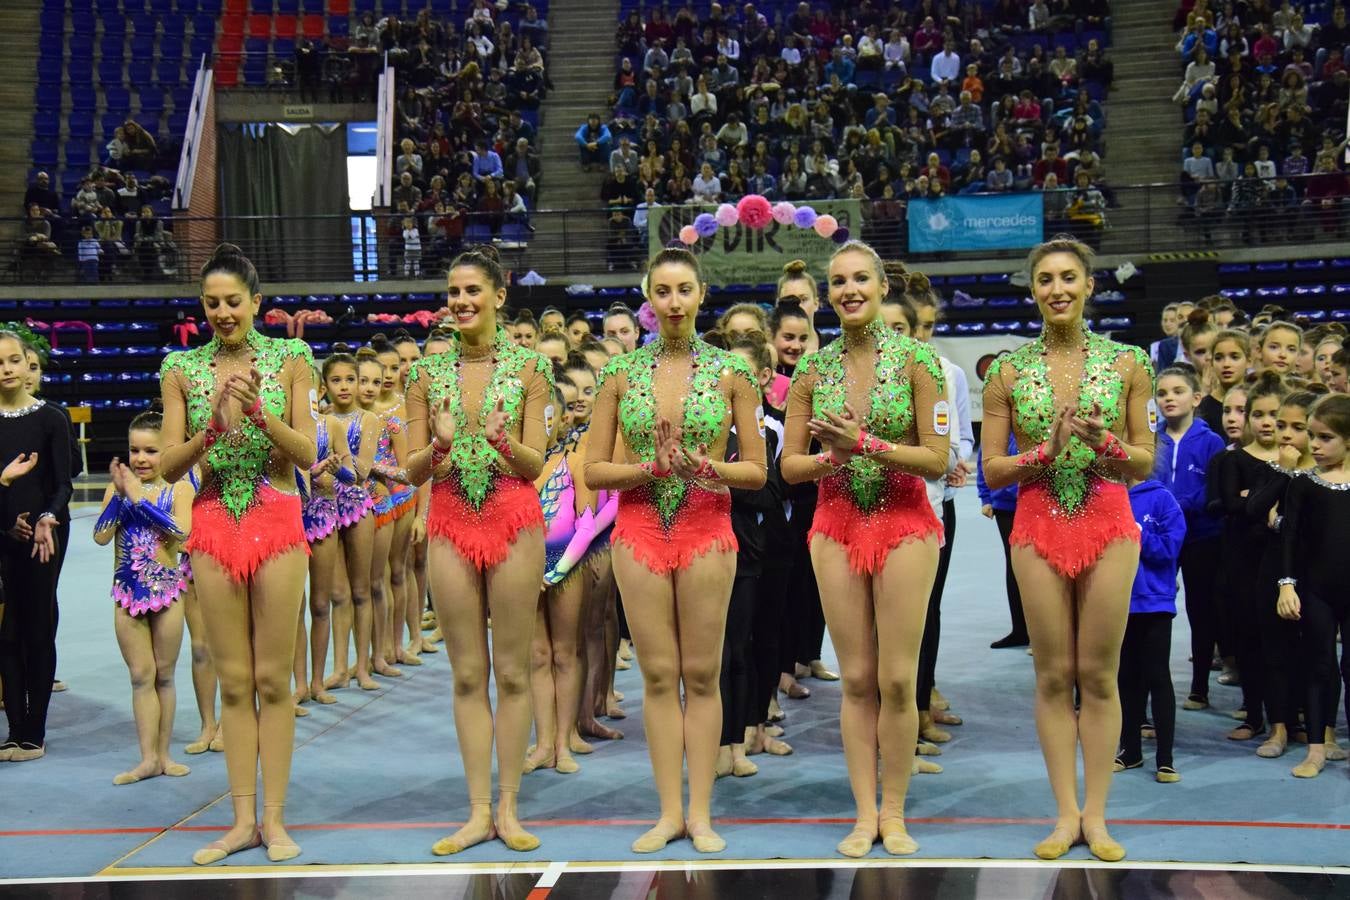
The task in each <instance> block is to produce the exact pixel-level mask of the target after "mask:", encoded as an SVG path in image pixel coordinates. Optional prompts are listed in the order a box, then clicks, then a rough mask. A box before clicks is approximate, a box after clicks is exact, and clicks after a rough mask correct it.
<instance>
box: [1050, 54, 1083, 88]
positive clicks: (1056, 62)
mask: <svg viewBox="0 0 1350 900" xmlns="http://www.w3.org/2000/svg"><path fill="white" fill-rule="evenodd" d="M1049 68H1050V74H1051V75H1053V76H1055V78H1056V79H1058V80H1059V83H1060V84H1062V85H1064V86H1065V87H1066V88H1067V87H1072V86H1073V85H1076V84H1077V83H1078V60H1076V59H1074V58H1073V57H1072V56H1069V54H1068V51H1067V50H1065V48H1064V46H1063V45H1062V44H1061V45H1060V46H1058V47H1056V48H1055V58H1054V59H1052V60H1050V66H1049Z"/></svg>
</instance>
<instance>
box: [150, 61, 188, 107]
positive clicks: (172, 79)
mask: <svg viewBox="0 0 1350 900" xmlns="http://www.w3.org/2000/svg"><path fill="white" fill-rule="evenodd" d="M155 80H156V81H158V82H159V83H160V85H161V86H163V87H177V86H178V85H179V84H181V83H182V81H183V63H182V62H181V61H180V60H177V59H161V60H160V61H159V62H157V63H155ZM161 102H163V98H161Z"/></svg>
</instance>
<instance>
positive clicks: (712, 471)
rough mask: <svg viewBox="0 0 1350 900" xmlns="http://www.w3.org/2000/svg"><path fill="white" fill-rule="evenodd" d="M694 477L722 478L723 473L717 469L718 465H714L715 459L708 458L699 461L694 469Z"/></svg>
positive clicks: (709, 479)
mask: <svg viewBox="0 0 1350 900" xmlns="http://www.w3.org/2000/svg"><path fill="white" fill-rule="evenodd" d="M694 477H695V478H697V479H699V480H700V481H721V480H722V475H721V473H720V472H718V471H717V467H716V466H714V465H713V461H712V460H711V459H706V458H705V459H704V460H703V462H701V463H699V464H698V468H697V469H695V470H694Z"/></svg>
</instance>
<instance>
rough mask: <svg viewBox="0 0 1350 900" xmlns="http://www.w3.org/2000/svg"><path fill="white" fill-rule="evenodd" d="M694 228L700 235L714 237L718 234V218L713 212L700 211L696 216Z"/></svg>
mask: <svg viewBox="0 0 1350 900" xmlns="http://www.w3.org/2000/svg"><path fill="white" fill-rule="evenodd" d="M694 230H695V231H697V232H698V236H699V237H712V236H713V235H714V234H717V220H716V219H715V218H713V214H712V213H699V214H698V215H697V216H696V217H695V218H694Z"/></svg>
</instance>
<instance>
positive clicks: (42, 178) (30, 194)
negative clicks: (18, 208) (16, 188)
mask: <svg viewBox="0 0 1350 900" xmlns="http://www.w3.org/2000/svg"><path fill="white" fill-rule="evenodd" d="M34 204H37V207H38V211H39V212H40V213H41V215H43V216H54V215H57V211H58V210H59V209H60V208H61V197H60V195H58V194H57V193H56V191H54V190H52V177H51V176H50V175H48V174H47V173H46V172H38V173H37V176H36V177H35V178H34V179H33V183H32V184H30V185H29V186H28V190H27V191H25V192H24V195H23V208H24V210H25V211H29V210H31V209H32V207H33V205H34Z"/></svg>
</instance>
